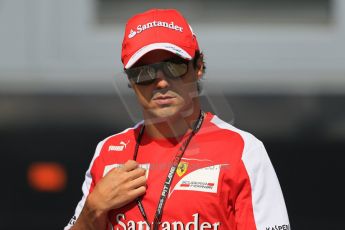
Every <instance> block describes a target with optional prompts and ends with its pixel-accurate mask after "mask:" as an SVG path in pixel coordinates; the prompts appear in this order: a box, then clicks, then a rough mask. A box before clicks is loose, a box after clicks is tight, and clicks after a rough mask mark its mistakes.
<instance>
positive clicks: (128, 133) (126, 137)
mask: <svg viewBox="0 0 345 230" xmlns="http://www.w3.org/2000/svg"><path fill="white" fill-rule="evenodd" d="M142 124H143V122H139V123H137V124H135V125H134V126H133V127H129V128H127V129H125V130H123V131H121V132H119V133H116V134H113V135H110V136H108V137H106V138H104V139H103V140H102V141H100V142H99V143H98V147H97V148H104V147H109V146H122V145H126V144H127V143H128V142H132V141H135V133H136V131H137V130H138V128H139V127H140V126H141V125H142Z"/></svg>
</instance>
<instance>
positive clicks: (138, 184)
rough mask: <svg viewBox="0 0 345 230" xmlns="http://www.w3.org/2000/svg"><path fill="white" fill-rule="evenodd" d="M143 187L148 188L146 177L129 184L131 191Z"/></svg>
mask: <svg viewBox="0 0 345 230" xmlns="http://www.w3.org/2000/svg"><path fill="white" fill-rule="evenodd" d="M141 186H146V177H145V176H141V177H138V178H136V179H135V180H132V181H130V182H129V183H128V187H129V189H137V188H139V187H141Z"/></svg>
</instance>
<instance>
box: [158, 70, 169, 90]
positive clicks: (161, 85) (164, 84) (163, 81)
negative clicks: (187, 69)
mask: <svg viewBox="0 0 345 230" xmlns="http://www.w3.org/2000/svg"><path fill="white" fill-rule="evenodd" d="M169 85H170V83H169V80H168V78H167V76H165V74H164V72H163V71H162V70H157V79H156V87H157V88H158V89H165V88H168V87H169Z"/></svg>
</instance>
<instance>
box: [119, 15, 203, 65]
mask: <svg viewBox="0 0 345 230" xmlns="http://www.w3.org/2000/svg"><path fill="white" fill-rule="evenodd" d="M158 49H160V50H167V51H170V52H172V53H174V54H176V55H178V56H180V57H182V58H184V59H187V60H191V59H192V58H193V57H194V55H195V51H196V50H199V46H198V42H197V40H196V36H195V34H194V33H193V30H192V28H191V27H190V25H189V24H188V22H187V20H186V19H185V18H184V17H183V16H182V14H181V13H180V12H178V11H177V10H174V9H151V10H148V11H146V12H144V13H140V14H137V15H135V16H133V17H132V18H130V19H129V20H128V22H127V24H126V29H125V35H124V38H123V42H122V53H121V60H122V63H123V65H124V68H125V69H128V68H130V67H132V66H133V65H134V64H135V63H136V62H137V61H138V60H139V59H140V58H141V57H142V56H144V55H145V54H146V53H148V52H150V51H152V50H158Z"/></svg>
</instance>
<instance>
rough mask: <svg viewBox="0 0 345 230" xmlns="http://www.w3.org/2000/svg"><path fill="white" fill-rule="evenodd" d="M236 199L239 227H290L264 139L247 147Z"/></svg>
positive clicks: (283, 229)
mask: <svg viewBox="0 0 345 230" xmlns="http://www.w3.org/2000/svg"><path fill="white" fill-rule="evenodd" d="M239 171H241V172H240V176H239V186H240V191H239V193H238V196H237V198H236V203H235V213H236V214H235V216H236V224H237V230H252V229H253V230H254V229H258V230H275V229H281V230H290V224H289V218H288V214H287V210H286V205H285V201H284V197H283V194H282V191H281V188H280V185H279V181H278V178H277V175H276V173H275V171H274V168H273V166H272V163H271V161H270V159H269V157H268V154H267V152H266V150H265V147H264V145H263V144H262V142H261V141H259V140H257V139H254V140H252V142H251V144H250V145H247V146H246V147H245V148H244V151H243V154H242V161H241V163H240V166H239Z"/></svg>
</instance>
